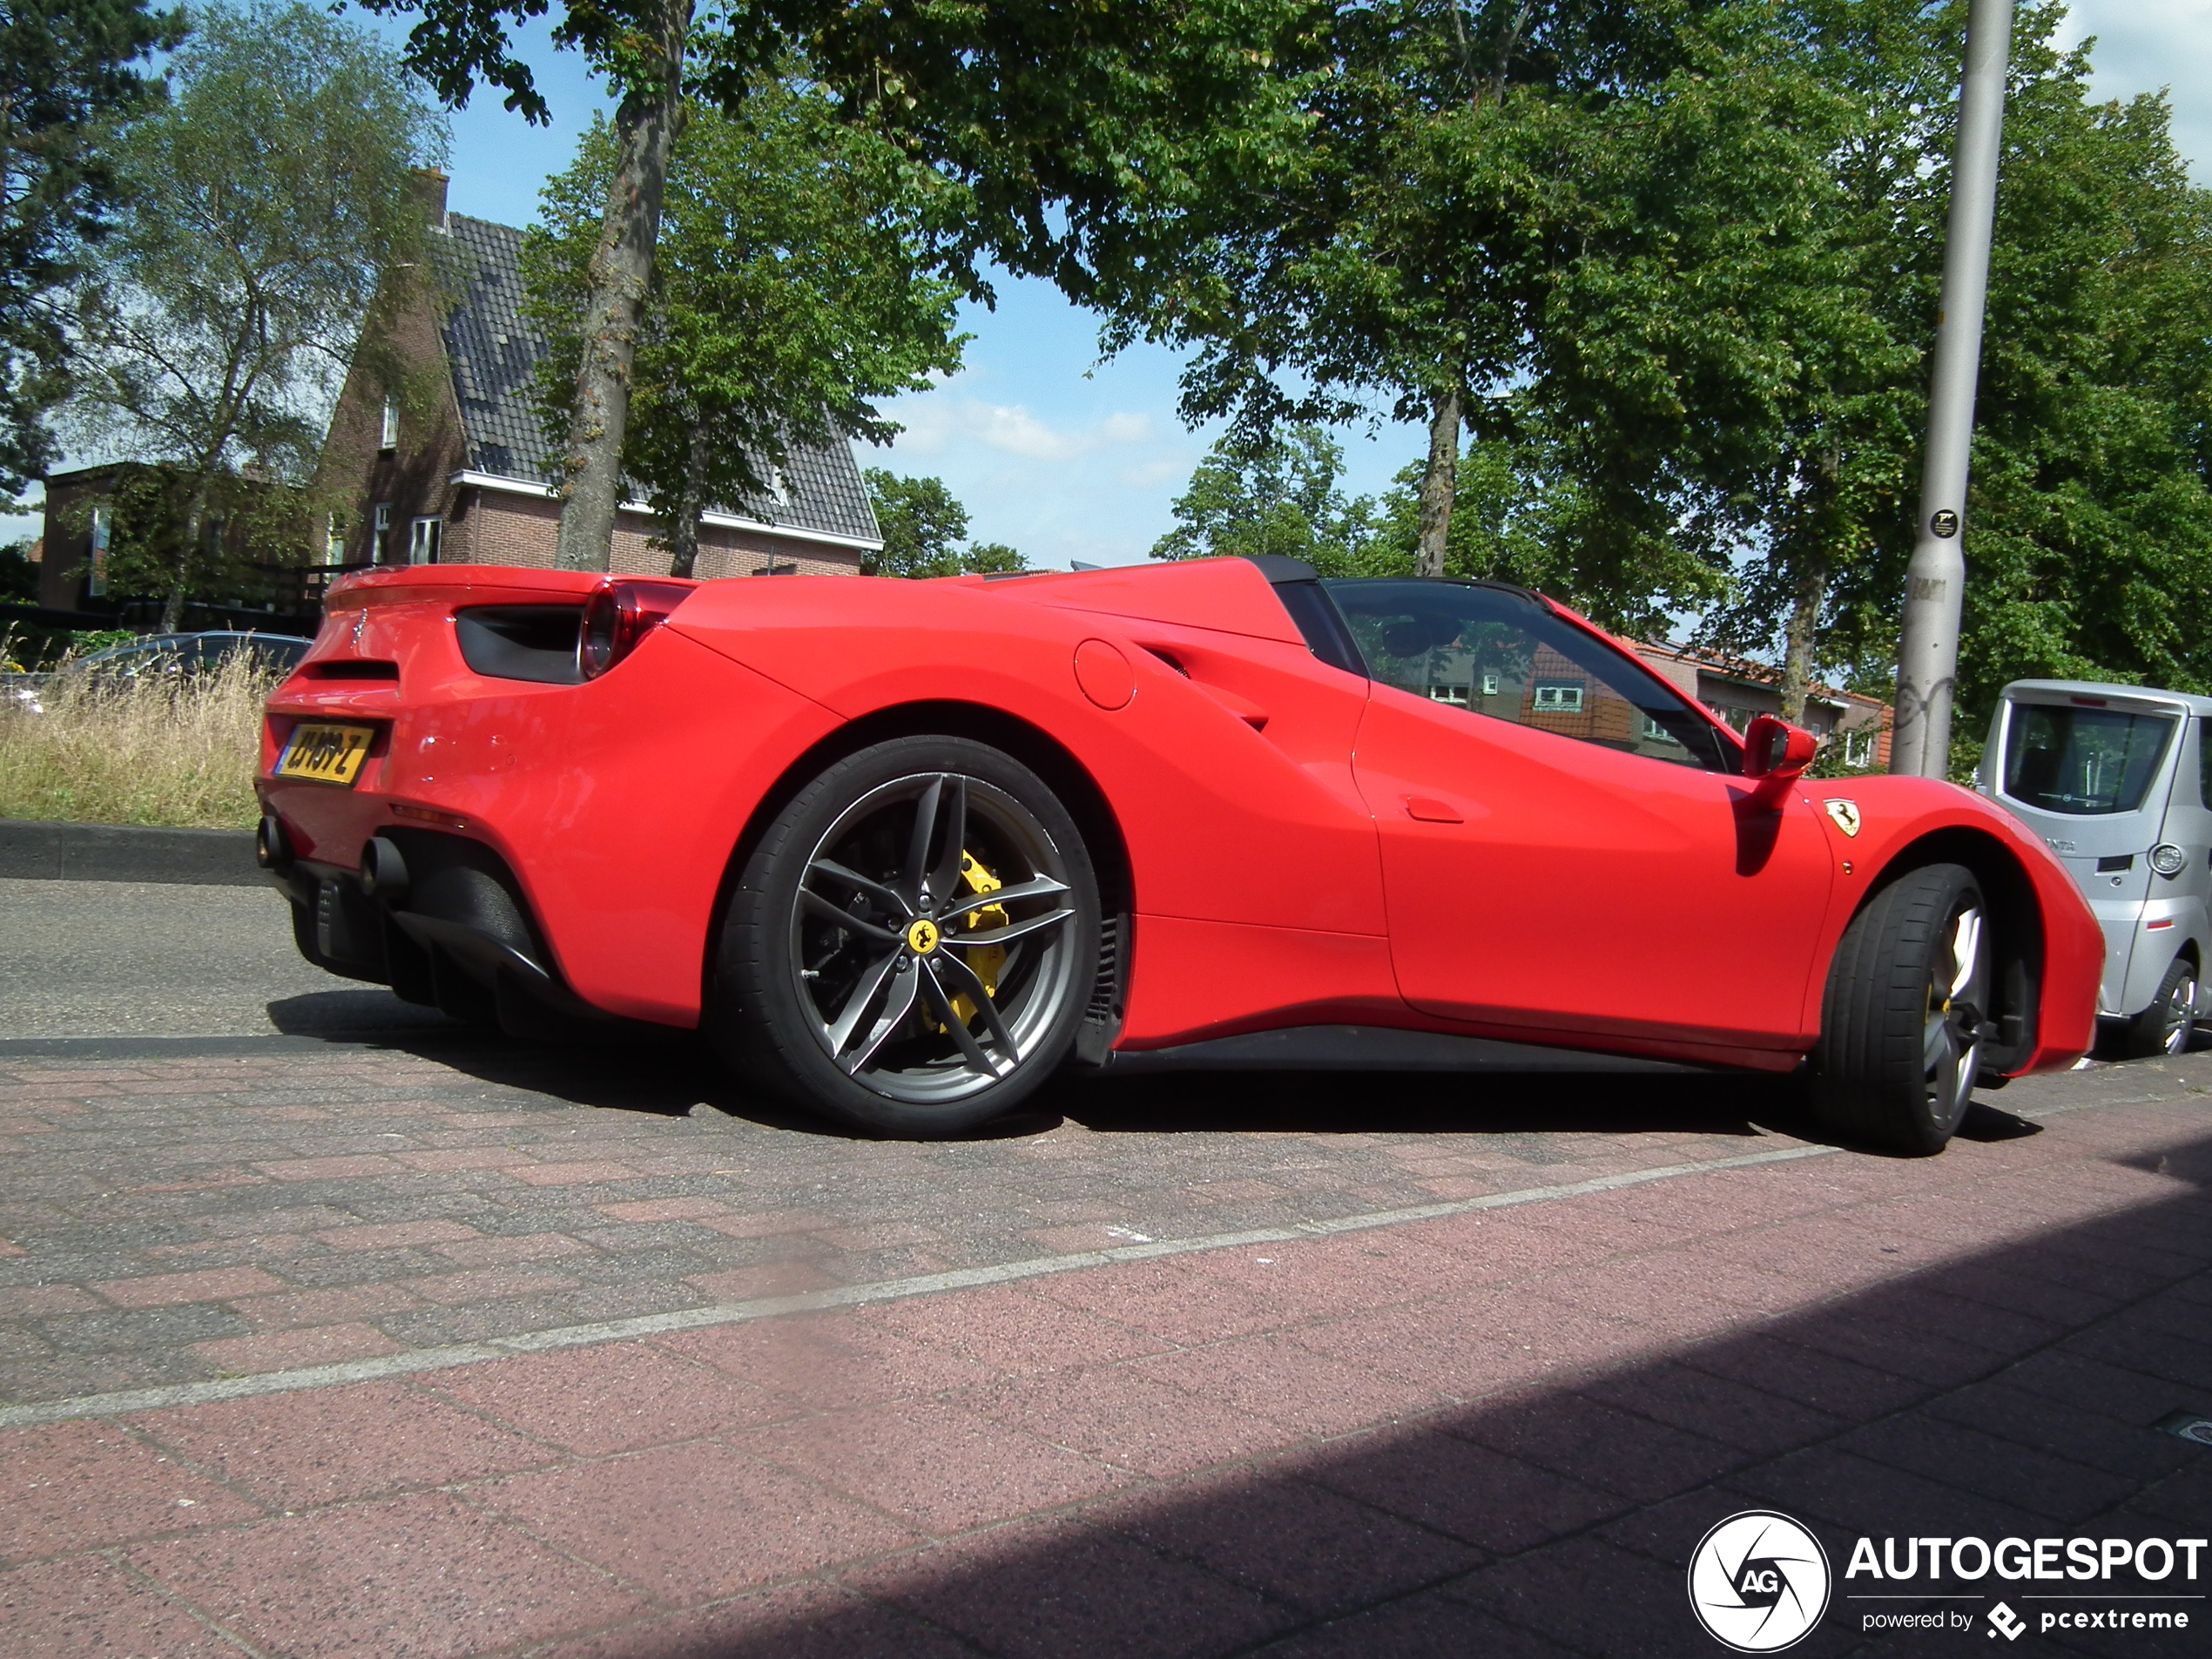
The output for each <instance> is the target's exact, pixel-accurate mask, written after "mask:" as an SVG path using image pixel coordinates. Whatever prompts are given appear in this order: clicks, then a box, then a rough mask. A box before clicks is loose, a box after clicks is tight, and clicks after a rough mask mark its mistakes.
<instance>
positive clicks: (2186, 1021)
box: [2120, 956, 2196, 1060]
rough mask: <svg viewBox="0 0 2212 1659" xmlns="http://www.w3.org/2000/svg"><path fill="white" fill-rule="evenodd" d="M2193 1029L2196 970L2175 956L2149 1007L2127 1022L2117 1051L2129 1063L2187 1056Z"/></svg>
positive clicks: (2182, 957)
mask: <svg viewBox="0 0 2212 1659" xmlns="http://www.w3.org/2000/svg"><path fill="white" fill-rule="evenodd" d="M2195 1029H2196V969H2195V968H2194V967H2192V966H2191V965H2190V963H2189V959H2188V957H2186V956H2176V957H2175V959H2174V965H2173V966H2172V967H2170V968H2168V969H2167V970H2166V977H2165V978H2164V979H2162V980H2161V981H2159V982H2158V995H2156V996H2154V997H2153V998H2151V1000H2150V1006H2149V1007H2148V1008H2145V1009H2144V1010H2143V1011H2142V1012H2141V1014H2138V1015H2136V1016H2135V1017H2134V1019H2132V1020H2130V1021H2128V1023H2127V1025H2126V1027H2125V1028H2122V1030H2121V1036H2120V1052H2121V1054H2122V1055H2126V1056H2127V1057H2128V1059H2130V1060H2147V1059H2148V1058H2149V1057H2150V1056H2151V1055H2155V1054H2187V1053H2188V1051H2189V1037H2190V1035H2192V1034H2193V1033H2194V1032H2195Z"/></svg>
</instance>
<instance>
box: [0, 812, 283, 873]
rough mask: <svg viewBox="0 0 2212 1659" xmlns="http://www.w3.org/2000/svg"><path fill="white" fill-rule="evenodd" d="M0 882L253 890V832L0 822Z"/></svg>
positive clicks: (2, 819) (26, 821) (11, 819)
mask: <svg viewBox="0 0 2212 1659" xmlns="http://www.w3.org/2000/svg"><path fill="white" fill-rule="evenodd" d="M0 878H5V879H11V880H34V881H160V882H166V883H171V884H173V885H181V886H192V887H260V886H262V885H264V884H265V883H266V881H267V880H268V878H267V877H266V876H265V875H263V874H262V873H261V872H260V868H259V867H257V866H256V865H255V864H254V862H253V832H252V831H251V830H207V829H141V828H138V827H137V826H132V825H126V824H44V823H38V822H36V821H34V820H32V819H20V818H0Z"/></svg>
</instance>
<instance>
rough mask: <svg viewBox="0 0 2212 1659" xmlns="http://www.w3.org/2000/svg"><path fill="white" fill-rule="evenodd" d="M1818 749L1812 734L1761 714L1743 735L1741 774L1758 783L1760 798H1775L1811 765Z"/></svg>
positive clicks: (1817, 743)
mask: <svg viewBox="0 0 2212 1659" xmlns="http://www.w3.org/2000/svg"><path fill="white" fill-rule="evenodd" d="M1819 748H1820V739H1819V738H1816V737H1815V736H1813V735H1812V733H1811V732H1807V731H1805V730H1804V728H1802V727H1800V726H1794V725H1791V724H1790V723H1789V722H1788V721H1787V720H1782V719H1777V718H1775V717H1774V716H1773V715H1771V714H1762V715H1760V716H1759V717H1758V718H1757V719H1756V720H1754V721H1752V722H1751V729H1750V731H1748V732H1745V733H1744V734H1743V775H1744V776H1745V777H1746V778H1751V779H1757V781H1758V786H1759V787H1758V789H1757V795H1758V798H1759V799H1762V800H1773V799H1778V798H1779V797H1780V796H1781V794H1782V792H1784V790H1786V789H1787V788H1788V787H1789V786H1791V784H1793V783H1795V782H1796V781H1797V779H1798V778H1799V777H1800V776H1801V775H1802V774H1803V773H1804V769H1805V768H1806V767H1807V766H1810V765H1812V758H1813V756H1814V755H1815V754H1816V753H1817V752H1818V751H1819Z"/></svg>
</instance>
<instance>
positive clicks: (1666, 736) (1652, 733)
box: [1636, 714, 1682, 745]
mask: <svg viewBox="0 0 2212 1659" xmlns="http://www.w3.org/2000/svg"><path fill="white" fill-rule="evenodd" d="M1636 737H1637V738H1638V740H1639V741H1641V742H1644V743H1671V744H1675V745H1680V744H1681V742H1682V739H1681V738H1678V737H1676V735H1675V734H1674V733H1673V732H1669V731H1668V730H1667V728H1666V727H1665V726H1663V725H1660V724H1659V722H1658V721H1656V720H1655V719H1653V718H1651V717H1650V716H1649V715H1648V714H1639V715H1638V716H1637V717H1636Z"/></svg>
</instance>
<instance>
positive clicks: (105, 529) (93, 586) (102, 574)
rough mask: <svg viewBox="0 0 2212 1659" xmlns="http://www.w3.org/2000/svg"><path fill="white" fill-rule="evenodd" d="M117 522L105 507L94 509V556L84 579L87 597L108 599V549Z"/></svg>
mask: <svg viewBox="0 0 2212 1659" xmlns="http://www.w3.org/2000/svg"><path fill="white" fill-rule="evenodd" d="M114 529H115V520H114V516H113V515H111V513H110V512H109V511H108V509H106V508H105V507H95V508H94V509H92V556H91V563H90V567H89V569H88V570H87V571H86V573H85V577H84V593H85V597H88V598H92V599H104V598H105V597H107V547H108V542H109V540H110V538H111V536H113V534H114Z"/></svg>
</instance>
